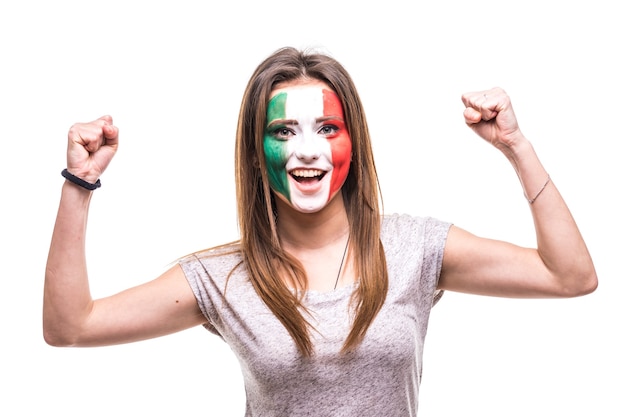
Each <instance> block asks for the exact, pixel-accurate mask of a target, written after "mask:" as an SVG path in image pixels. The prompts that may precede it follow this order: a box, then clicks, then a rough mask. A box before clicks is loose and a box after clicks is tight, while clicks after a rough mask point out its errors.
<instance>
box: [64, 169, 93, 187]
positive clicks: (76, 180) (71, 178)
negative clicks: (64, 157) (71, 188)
mask: <svg viewBox="0 0 626 417" xmlns="http://www.w3.org/2000/svg"><path fill="white" fill-rule="evenodd" d="M61 175H63V177H64V178H65V179H66V180H68V181H69V182H72V183H74V184H76V185H79V186H81V187H83V188H84V189H86V190H89V191H93V190H95V189H96V188H100V186H101V185H102V184H100V179H98V181H96V182H95V183H94V184H92V183H90V182H87V181H85V180H84V179H82V178H78V177H77V176H76V175H72V174H70V172H69V171H68V170H67V168H65V169H64V170H63V171H61Z"/></svg>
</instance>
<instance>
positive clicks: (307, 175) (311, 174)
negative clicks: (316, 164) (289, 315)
mask: <svg viewBox="0 0 626 417" xmlns="http://www.w3.org/2000/svg"><path fill="white" fill-rule="evenodd" d="M289 175H291V177H292V178H293V179H294V180H296V181H297V182H299V183H303V182H311V181H320V180H321V179H322V178H324V175H326V171H322V170H319V169H294V170H293V171H291V172H290V173H289Z"/></svg>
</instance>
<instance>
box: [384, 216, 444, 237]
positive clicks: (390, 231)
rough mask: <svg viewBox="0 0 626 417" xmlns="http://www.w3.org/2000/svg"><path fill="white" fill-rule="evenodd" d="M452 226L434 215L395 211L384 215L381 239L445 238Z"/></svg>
mask: <svg viewBox="0 0 626 417" xmlns="http://www.w3.org/2000/svg"><path fill="white" fill-rule="evenodd" d="M450 226H451V223H449V222H446V221H442V220H439V219H436V218H434V217H429V216H427V217H422V216H413V215H410V214H404V213H393V214H388V215H384V216H382V223H381V239H382V240H383V242H384V243H393V242H402V241H405V242H410V241H415V240H418V241H422V242H423V241H429V240H435V241H438V240H441V239H444V240H445V238H446V236H447V234H448V230H449V229H450Z"/></svg>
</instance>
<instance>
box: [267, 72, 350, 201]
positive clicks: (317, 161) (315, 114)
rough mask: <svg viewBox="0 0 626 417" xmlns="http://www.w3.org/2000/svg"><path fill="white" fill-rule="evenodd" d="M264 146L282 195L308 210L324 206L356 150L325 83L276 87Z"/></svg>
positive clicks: (274, 183) (274, 186) (272, 179)
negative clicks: (353, 149)
mask: <svg viewBox="0 0 626 417" xmlns="http://www.w3.org/2000/svg"><path fill="white" fill-rule="evenodd" d="M263 149H264V152H265V160H266V164H267V170H268V176H269V181H270V185H271V187H272V190H274V192H275V193H277V194H278V195H279V197H281V198H283V199H284V200H286V201H287V202H288V203H290V204H291V206H292V207H294V208H295V209H297V210H299V211H301V212H305V213H313V212H316V211H319V210H321V209H322V208H324V207H325V206H326V204H327V203H328V201H329V200H330V199H331V198H332V197H334V196H335V194H337V192H338V191H339V190H340V189H341V186H342V185H343V183H344V181H345V180H346V178H347V176H348V171H349V169H350V156H351V152H352V142H351V140H350V135H349V134H348V131H347V129H346V126H345V122H344V119H343V110H342V107H341V102H340V101H339V98H338V97H337V95H336V94H335V93H334V92H332V91H331V90H330V89H329V88H328V87H327V86H326V85H325V84H324V83H321V82H316V83H311V84H297V85H292V86H288V87H284V88H279V89H277V90H275V91H274V92H273V96H272V98H271V100H270V102H269V103H268V108H267V125H266V126H265V136H264V139H263Z"/></svg>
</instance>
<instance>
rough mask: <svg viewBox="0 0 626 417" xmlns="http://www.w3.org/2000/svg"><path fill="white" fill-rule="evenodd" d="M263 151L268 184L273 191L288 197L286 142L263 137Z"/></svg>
mask: <svg viewBox="0 0 626 417" xmlns="http://www.w3.org/2000/svg"><path fill="white" fill-rule="evenodd" d="M263 152H264V154H265V165H266V166H267V175H268V178H269V181H270V186H271V187H272V189H273V190H274V191H276V192H278V193H280V194H282V195H284V196H285V197H286V198H287V199H289V198H290V196H289V182H288V180H287V171H286V170H285V164H286V163H287V157H288V150H287V145H286V142H284V141H279V140H276V139H273V138H265V139H264V141H263Z"/></svg>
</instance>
